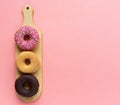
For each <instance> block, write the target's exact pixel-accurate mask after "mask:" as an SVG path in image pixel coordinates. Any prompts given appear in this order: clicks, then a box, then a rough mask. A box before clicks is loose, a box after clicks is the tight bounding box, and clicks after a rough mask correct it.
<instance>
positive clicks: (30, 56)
mask: <svg viewBox="0 0 120 105" xmlns="http://www.w3.org/2000/svg"><path fill="white" fill-rule="evenodd" d="M16 65H17V68H18V70H19V71H21V72H22V73H34V72H36V71H37V70H38V69H39V67H40V61H39V58H38V56H37V55H36V54H35V53H33V52H32V51H23V52H21V53H20V54H19V55H18V57H17V60H16Z"/></svg>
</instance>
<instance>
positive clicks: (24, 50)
mask: <svg viewBox="0 0 120 105" xmlns="http://www.w3.org/2000/svg"><path fill="white" fill-rule="evenodd" d="M15 43H16V45H17V47H18V48H19V50H20V53H19V54H18V55H17V58H16V68H17V71H18V72H19V73H20V76H19V77H18V78H17V79H16V81H15V90H16V92H17V93H18V94H19V95H20V96H22V97H26V98H30V97H33V96H34V95H35V94H37V92H38V89H39V82H38V79H37V78H36V77H35V76H34V74H35V73H36V72H37V71H38V70H39V68H40V60H39V57H38V55H37V54H36V53H35V52H34V50H35V49H36V47H37V46H38V43H39V34H38V32H37V30H36V29H34V28H32V27H30V26H23V27H21V28H20V29H18V31H17V32H16V34H15Z"/></svg>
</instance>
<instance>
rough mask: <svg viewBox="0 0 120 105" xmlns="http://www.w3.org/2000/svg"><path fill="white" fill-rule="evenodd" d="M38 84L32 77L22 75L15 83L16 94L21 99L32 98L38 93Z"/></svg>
mask: <svg viewBox="0 0 120 105" xmlns="http://www.w3.org/2000/svg"><path fill="white" fill-rule="evenodd" d="M38 88H39V83H38V80H37V79H36V77H34V76H33V75H28V74H26V75H22V76H20V77H19V78H17V79H16V81H15V90H16V92H17V93H18V94H19V95H21V96H23V97H32V96H34V95H35V94H36V93H37V92H38Z"/></svg>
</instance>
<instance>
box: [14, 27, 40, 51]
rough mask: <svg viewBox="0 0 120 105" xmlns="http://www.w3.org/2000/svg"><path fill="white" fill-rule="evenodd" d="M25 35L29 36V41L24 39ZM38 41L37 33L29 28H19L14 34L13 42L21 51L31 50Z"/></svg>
mask: <svg viewBox="0 0 120 105" xmlns="http://www.w3.org/2000/svg"><path fill="white" fill-rule="evenodd" d="M26 35H29V37H30V38H29V40H25V39H24V37H25V36H26ZM38 41H39V34H38V32H37V31H36V30H35V29H34V28H32V27H29V26H24V27H21V28H20V29H19V30H18V31H17V32H16V34H15V42H16V44H17V46H18V47H19V48H20V49H22V50H33V49H34V48H35V47H36V46H37V44H38Z"/></svg>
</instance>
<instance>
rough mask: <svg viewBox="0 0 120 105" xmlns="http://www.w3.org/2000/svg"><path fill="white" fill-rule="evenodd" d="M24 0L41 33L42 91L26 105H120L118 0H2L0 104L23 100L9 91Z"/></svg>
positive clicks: (12, 85) (0, 7) (7, 104)
mask: <svg viewBox="0 0 120 105" xmlns="http://www.w3.org/2000/svg"><path fill="white" fill-rule="evenodd" d="M26 3H28V4H30V5H31V6H32V7H33V8H34V10H35V14H34V20H35V23H36V25H37V26H38V27H39V28H40V29H41V30H42V33H43V68H44V69H43V93H42V96H41V97H40V99H39V100H38V101H36V102H34V103H30V104H29V105H120V1H119V0H1V1H0V67H1V69H0V105H27V104H26V103H23V102H21V101H20V100H19V99H18V98H17V96H16V94H15V90H14V81H15V69H14V67H15V65H14V62H15V61H14V60H15V59H14V56H15V49H14V44H15V43H14V33H15V32H16V31H17V29H18V28H19V27H20V26H21V24H22V20H23V19H22V15H21V9H22V7H23V6H24V5H25V4H26Z"/></svg>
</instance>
